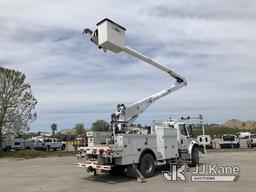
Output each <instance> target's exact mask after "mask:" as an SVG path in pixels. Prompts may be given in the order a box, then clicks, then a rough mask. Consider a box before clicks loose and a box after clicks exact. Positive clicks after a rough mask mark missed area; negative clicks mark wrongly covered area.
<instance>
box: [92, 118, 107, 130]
mask: <svg viewBox="0 0 256 192" xmlns="http://www.w3.org/2000/svg"><path fill="white" fill-rule="evenodd" d="M108 128H109V124H108V122H106V121H104V120H97V121H96V122H94V123H93V124H92V128H91V130H92V131H108Z"/></svg>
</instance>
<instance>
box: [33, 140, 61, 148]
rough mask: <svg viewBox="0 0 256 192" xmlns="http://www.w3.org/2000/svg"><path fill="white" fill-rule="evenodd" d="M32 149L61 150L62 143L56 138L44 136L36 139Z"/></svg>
mask: <svg viewBox="0 0 256 192" xmlns="http://www.w3.org/2000/svg"><path fill="white" fill-rule="evenodd" d="M34 149H37V150H44V151H50V150H54V151H56V150H62V149H63V143H62V142H61V141H59V140H57V139H54V138H44V139H43V140H37V141H36V142H35V144H34Z"/></svg>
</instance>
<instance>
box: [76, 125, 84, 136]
mask: <svg viewBox="0 0 256 192" xmlns="http://www.w3.org/2000/svg"><path fill="white" fill-rule="evenodd" d="M75 131H76V134H77V135H82V134H84V133H85V129H84V124H83V123H77V124H76V126H75Z"/></svg>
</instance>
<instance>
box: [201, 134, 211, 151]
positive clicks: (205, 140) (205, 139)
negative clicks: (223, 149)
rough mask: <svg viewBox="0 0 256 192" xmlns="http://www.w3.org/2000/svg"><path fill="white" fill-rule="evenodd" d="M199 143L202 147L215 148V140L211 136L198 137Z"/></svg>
mask: <svg viewBox="0 0 256 192" xmlns="http://www.w3.org/2000/svg"><path fill="white" fill-rule="evenodd" d="M197 141H198V142H199V144H200V145H202V146H205V147H206V148H207V149H212V148H213V139H212V138H211V136H210V135H198V136H197Z"/></svg>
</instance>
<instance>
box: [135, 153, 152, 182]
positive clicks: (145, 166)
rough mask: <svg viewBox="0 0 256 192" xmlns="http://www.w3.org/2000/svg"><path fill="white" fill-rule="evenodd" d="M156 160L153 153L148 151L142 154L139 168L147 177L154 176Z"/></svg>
mask: <svg viewBox="0 0 256 192" xmlns="http://www.w3.org/2000/svg"><path fill="white" fill-rule="evenodd" d="M155 168H156V164H155V160H154V158H153V157H152V155H151V154H149V153H146V154H144V155H143V156H142V158H141V160H140V163H139V170H140V172H141V174H142V175H143V176H144V177H145V178H148V177H152V176H153V175H154V173H155Z"/></svg>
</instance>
